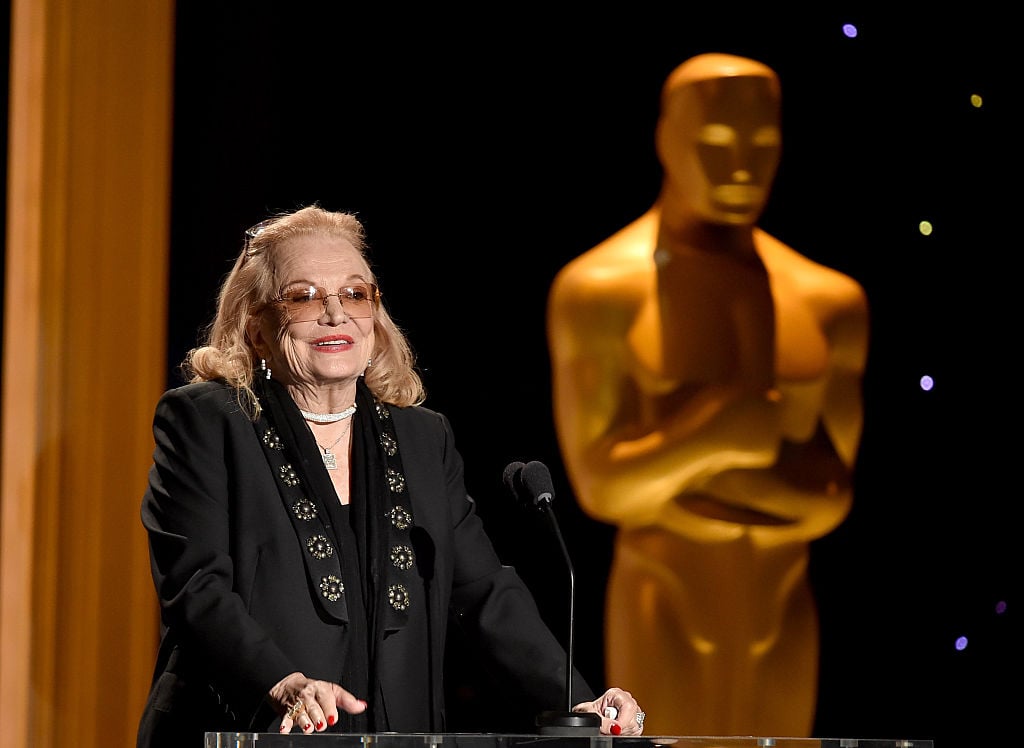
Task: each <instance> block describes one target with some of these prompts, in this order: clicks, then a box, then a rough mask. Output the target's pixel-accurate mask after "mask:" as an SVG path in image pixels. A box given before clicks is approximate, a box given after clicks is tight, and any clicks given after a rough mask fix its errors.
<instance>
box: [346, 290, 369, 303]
mask: <svg viewBox="0 0 1024 748" xmlns="http://www.w3.org/2000/svg"><path fill="white" fill-rule="evenodd" d="M342 293H344V294H345V298H346V299H351V300H352V301H366V298H367V294H366V289H365V288H346V289H345V290H344V291H343V292H342Z"/></svg>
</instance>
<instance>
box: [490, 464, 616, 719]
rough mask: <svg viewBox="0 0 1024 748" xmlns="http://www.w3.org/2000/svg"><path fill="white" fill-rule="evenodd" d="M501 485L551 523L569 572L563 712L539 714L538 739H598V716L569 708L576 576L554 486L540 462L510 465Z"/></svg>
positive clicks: (571, 700) (571, 695) (573, 643)
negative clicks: (553, 504)
mask: <svg viewBox="0 0 1024 748" xmlns="http://www.w3.org/2000/svg"><path fill="white" fill-rule="evenodd" d="M504 477H505V484H506V485H507V486H508V488H509V490H510V491H511V492H512V495H513V496H514V497H515V498H516V499H518V500H519V501H520V502H521V503H523V504H525V505H527V506H534V507H537V508H538V509H540V510H541V511H542V512H544V513H545V514H546V515H547V517H548V519H549V520H550V521H551V527H552V528H553V529H554V532H555V537H556V538H557V539H558V544H559V546H560V547H561V549H562V556H563V558H564V559H565V565H566V567H567V568H568V570H569V642H568V647H567V648H566V663H565V700H566V704H565V711H543V712H541V713H540V714H538V715H537V720H536V724H537V731H538V733H540V734H541V735H599V734H600V733H601V716H600V715H599V714H595V713H594V712H574V711H573V710H572V707H573V701H574V699H573V688H572V676H573V652H574V646H575V634H574V632H575V628H576V626H575V621H576V574H575V572H574V571H573V566H572V558H571V557H570V556H569V549H568V547H567V546H566V545H565V539H564V538H563V537H562V531H561V529H560V528H559V526H558V518H557V517H556V516H555V513H554V511H553V510H552V508H551V501H552V499H553V498H554V493H555V489H554V484H553V482H552V480H551V473H550V471H549V470H548V468H547V466H546V465H545V464H544V463H542V462H537V461H533V462H529V463H526V464H523V463H522V462H513V463H512V464H510V465H509V466H508V467H506V468H505V476H504Z"/></svg>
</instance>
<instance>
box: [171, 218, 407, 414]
mask: <svg viewBox="0 0 1024 748" xmlns="http://www.w3.org/2000/svg"><path fill="white" fill-rule="evenodd" d="M254 229H258V230H254ZM246 236H247V241H246V242H245V246H244V247H243V248H242V252H241V254H239V255H238V259H236V260H235V264H234V267H233V268H232V269H231V272H230V273H228V275H227V277H226V278H225V279H224V282H223V283H222V284H221V287H220V291H219V292H218V295H217V313H216V316H215V317H214V319H213V322H212V323H210V325H209V326H208V327H207V329H206V331H205V340H204V341H203V343H202V344H201V345H199V346H198V347H196V348H193V349H192V350H191V351H189V352H188V354H187V355H186V356H185V360H184V361H183V362H182V364H181V370H182V372H183V373H184V375H185V378H186V379H187V380H188V381H190V382H206V381H210V380H213V379H223V380H225V381H226V382H228V383H229V384H230V385H232V386H233V387H234V388H235V389H236V390H237V392H238V402H239V404H240V405H241V406H242V407H243V408H244V409H245V410H246V411H247V412H248V413H249V414H250V415H251V417H252V418H253V419H254V420H255V419H256V418H257V417H259V414H260V404H259V400H258V399H257V398H256V395H255V393H254V392H253V389H252V384H253V379H254V377H255V376H257V374H256V365H257V361H258V360H259V356H258V355H257V353H256V349H255V348H254V347H253V344H252V342H251V341H250V339H249V336H248V334H247V332H246V328H247V326H248V322H249V320H250V319H252V318H253V317H255V316H258V315H259V314H260V311H261V309H262V308H263V305H265V304H266V302H268V301H269V300H270V299H272V298H273V297H274V296H276V295H277V293H278V291H279V288H278V280H277V277H276V275H275V272H274V268H275V265H276V259H277V258H276V255H277V249H278V247H279V246H280V245H281V243H282V242H284V241H286V240H287V239H290V238H292V237H295V236H330V237H340V238H343V239H346V240H348V241H349V242H350V243H351V244H352V246H353V247H355V248H356V250H357V251H358V252H359V253H360V254H362V256H363V259H364V260H366V262H367V265H369V259H368V258H367V255H366V250H367V245H366V232H365V229H364V227H363V224H362V223H361V222H360V221H359V219H358V218H356V216H355V215H354V214H352V213H344V212H333V211H328V210H324V209H323V208H321V207H319V206H318V205H309V206H306V207H304V208H300V209H299V210H296V211H294V212H290V213H279V214H277V215H275V216H273V217H271V218H269V219H267V220H266V221H263V222H262V223H259V224H257V225H256V227H254V228H253V229H250V230H249V231H248V232H246ZM371 273H372V270H371ZM369 280H370V281H372V282H374V283H376V279H375V278H373V277H371V278H370V279H369ZM373 331H374V347H373V353H372V354H371V358H372V359H373V365H372V366H369V367H368V368H367V369H366V373H365V374H364V380H365V382H366V385H367V387H369V389H370V392H372V393H373V395H374V397H376V398H377V399H378V400H381V401H382V402H385V403H390V404H392V405H398V406H401V407H406V406H409V405H419V404H421V403H422V402H423V401H424V400H425V399H426V392H425V390H424V388H423V381H422V379H421V378H420V376H419V374H418V372H417V371H416V368H415V366H416V361H415V356H414V354H413V351H412V347H411V346H410V345H409V341H408V340H407V339H406V337H405V334H404V333H403V332H402V330H401V329H399V327H398V325H397V324H396V323H395V321H394V320H393V319H392V318H391V315H390V314H388V311H387V309H386V308H385V306H384V304H383V302H382V303H380V304H379V305H378V306H377V308H376V309H375V310H374V313H373Z"/></svg>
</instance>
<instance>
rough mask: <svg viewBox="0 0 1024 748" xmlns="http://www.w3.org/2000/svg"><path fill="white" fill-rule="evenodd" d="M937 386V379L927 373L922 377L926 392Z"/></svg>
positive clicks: (923, 387)
mask: <svg viewBox="0 0 1024 748" xmlns="http://www.w3.org/2000/svg"><path fill="white" fill-rule="evenodd" d="M934 386H935V380H934V379H932V378H931V377H930V376H928V375H927V374H925V375H924V376H923V377H921V389H922V390H924V391H925V392H931V389H932V387H934Z"/></svg>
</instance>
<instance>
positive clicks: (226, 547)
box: [142, 386, 293, 711]
mask: <svg viewBox="0 0 1024 748" xmlns="http://www.w3.org/2000/svg"><path fill="white" fill-rule="evenodd" d="M153 435H154V440H155V449H154V455H153V466H152V468H151V469H150V473H149V485H148V489H147V490H146V492H145V495H144V498H143V501H142V523H143V525H144V526H145V529H146V531H147V532H148V535H149V544H150V561H151V566H152V574H153V580H154V583H155V587H156V591H157V596H158V598H159V602H160V607H161V615H162V620H163V624H164V626H165V627H167V628H168V629H169V630H170V632H171V635H172V636H175V637H176V641H179V642H182V643H184V644H185V645H186V649H188V650H189V652H190V656H191V657H192V658H193V661H199V662H202V663H203V664H204V665H205V670H206V672H210V673H218V672H230V673H231V674H232V677H231V679H230V682H225V683H223V684H222V685H223V686H224V688H225V690H226V691H227V697H228V698H230V699H234V700H236V701H238V702H240V703H239V706H242V707H244V708H246V709H252V710H253V711H255V709H256V708H258V702H259V701H262V698H263V696H265V694H266V693H267V691H268V690H269V688H270V687H271V686H272V685H273V684H274V683H276V682H277V681H278V680H280V679H281V678H282V677H284V676H285V675H287V674H288V673H289V672H292V670H293V668H292V665H291V663H290V662H289V659H288V658H287V657H286V656H285V654H284V653H283V652H282V650H281V649H280V648H279V647H278V646H277V645H276V644H275V643H274V641H273V640H272V638H271V636H270V634H269V633H268V632H267V631H266V630H265V629H264V627H263V626H261V625H260V624H259V623H258V622H257V621H256V620H254V618H253V617H251V616H250V615H249V613H248V611H247V609H246V605H245V604H244V601H243V600H242V598H241V596H240V595H239V594H238V593H237V592H236V589H237V585H238V583H239V580H236V579H235V578H234V576H235V571H234V568H235V567H234V565H233V561H232V557H231V553H232V550H233V548H232V543H233V541H232V517H231V511H230V508H231V503H232V498H231V496H232V491H233V490H234V491H235V492H236V493H244V491H238V490H237V488H238V486H239V484H240V482H242V481H245V480H256V478H255V477H253V476H252V472H255V471H258V470H259V469H261V468H263V465H265V462H264V460H263V458H262V453H261V451H260V447H259V444H258V441H257V439H256V435H255V431H254V429H253V427H252V424H251V422H250V421H249V420H248V418H247V417H246V416H245V415H244V414H242V413H241V412H239V409H238V405H237V403H235V402H234V398H233V394H232V393H231V391H230V389H226V388H221V389H215V388H213V389H211V388H208V387H206V388H204V387H198V388H196V387H190V386H186V387H183V388H179V389H177V390H171V391H169V392H167V393H165V394H164V395H163V396H162V397H161V399H160V401H159V403H158V405H157V408H156V412H155V416H154V419H153ZM245 455H249V456H250V457H251V458H252V460H251V467H250V468H248V469H245V468H244V467H243V466H240V465H238V464H237V463H238V462H239V461H240V460H241V459H243V456H245ZM263 469H265V468H263ZM244 473H248V477H240V475H241V474H244Z"/></svg>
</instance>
